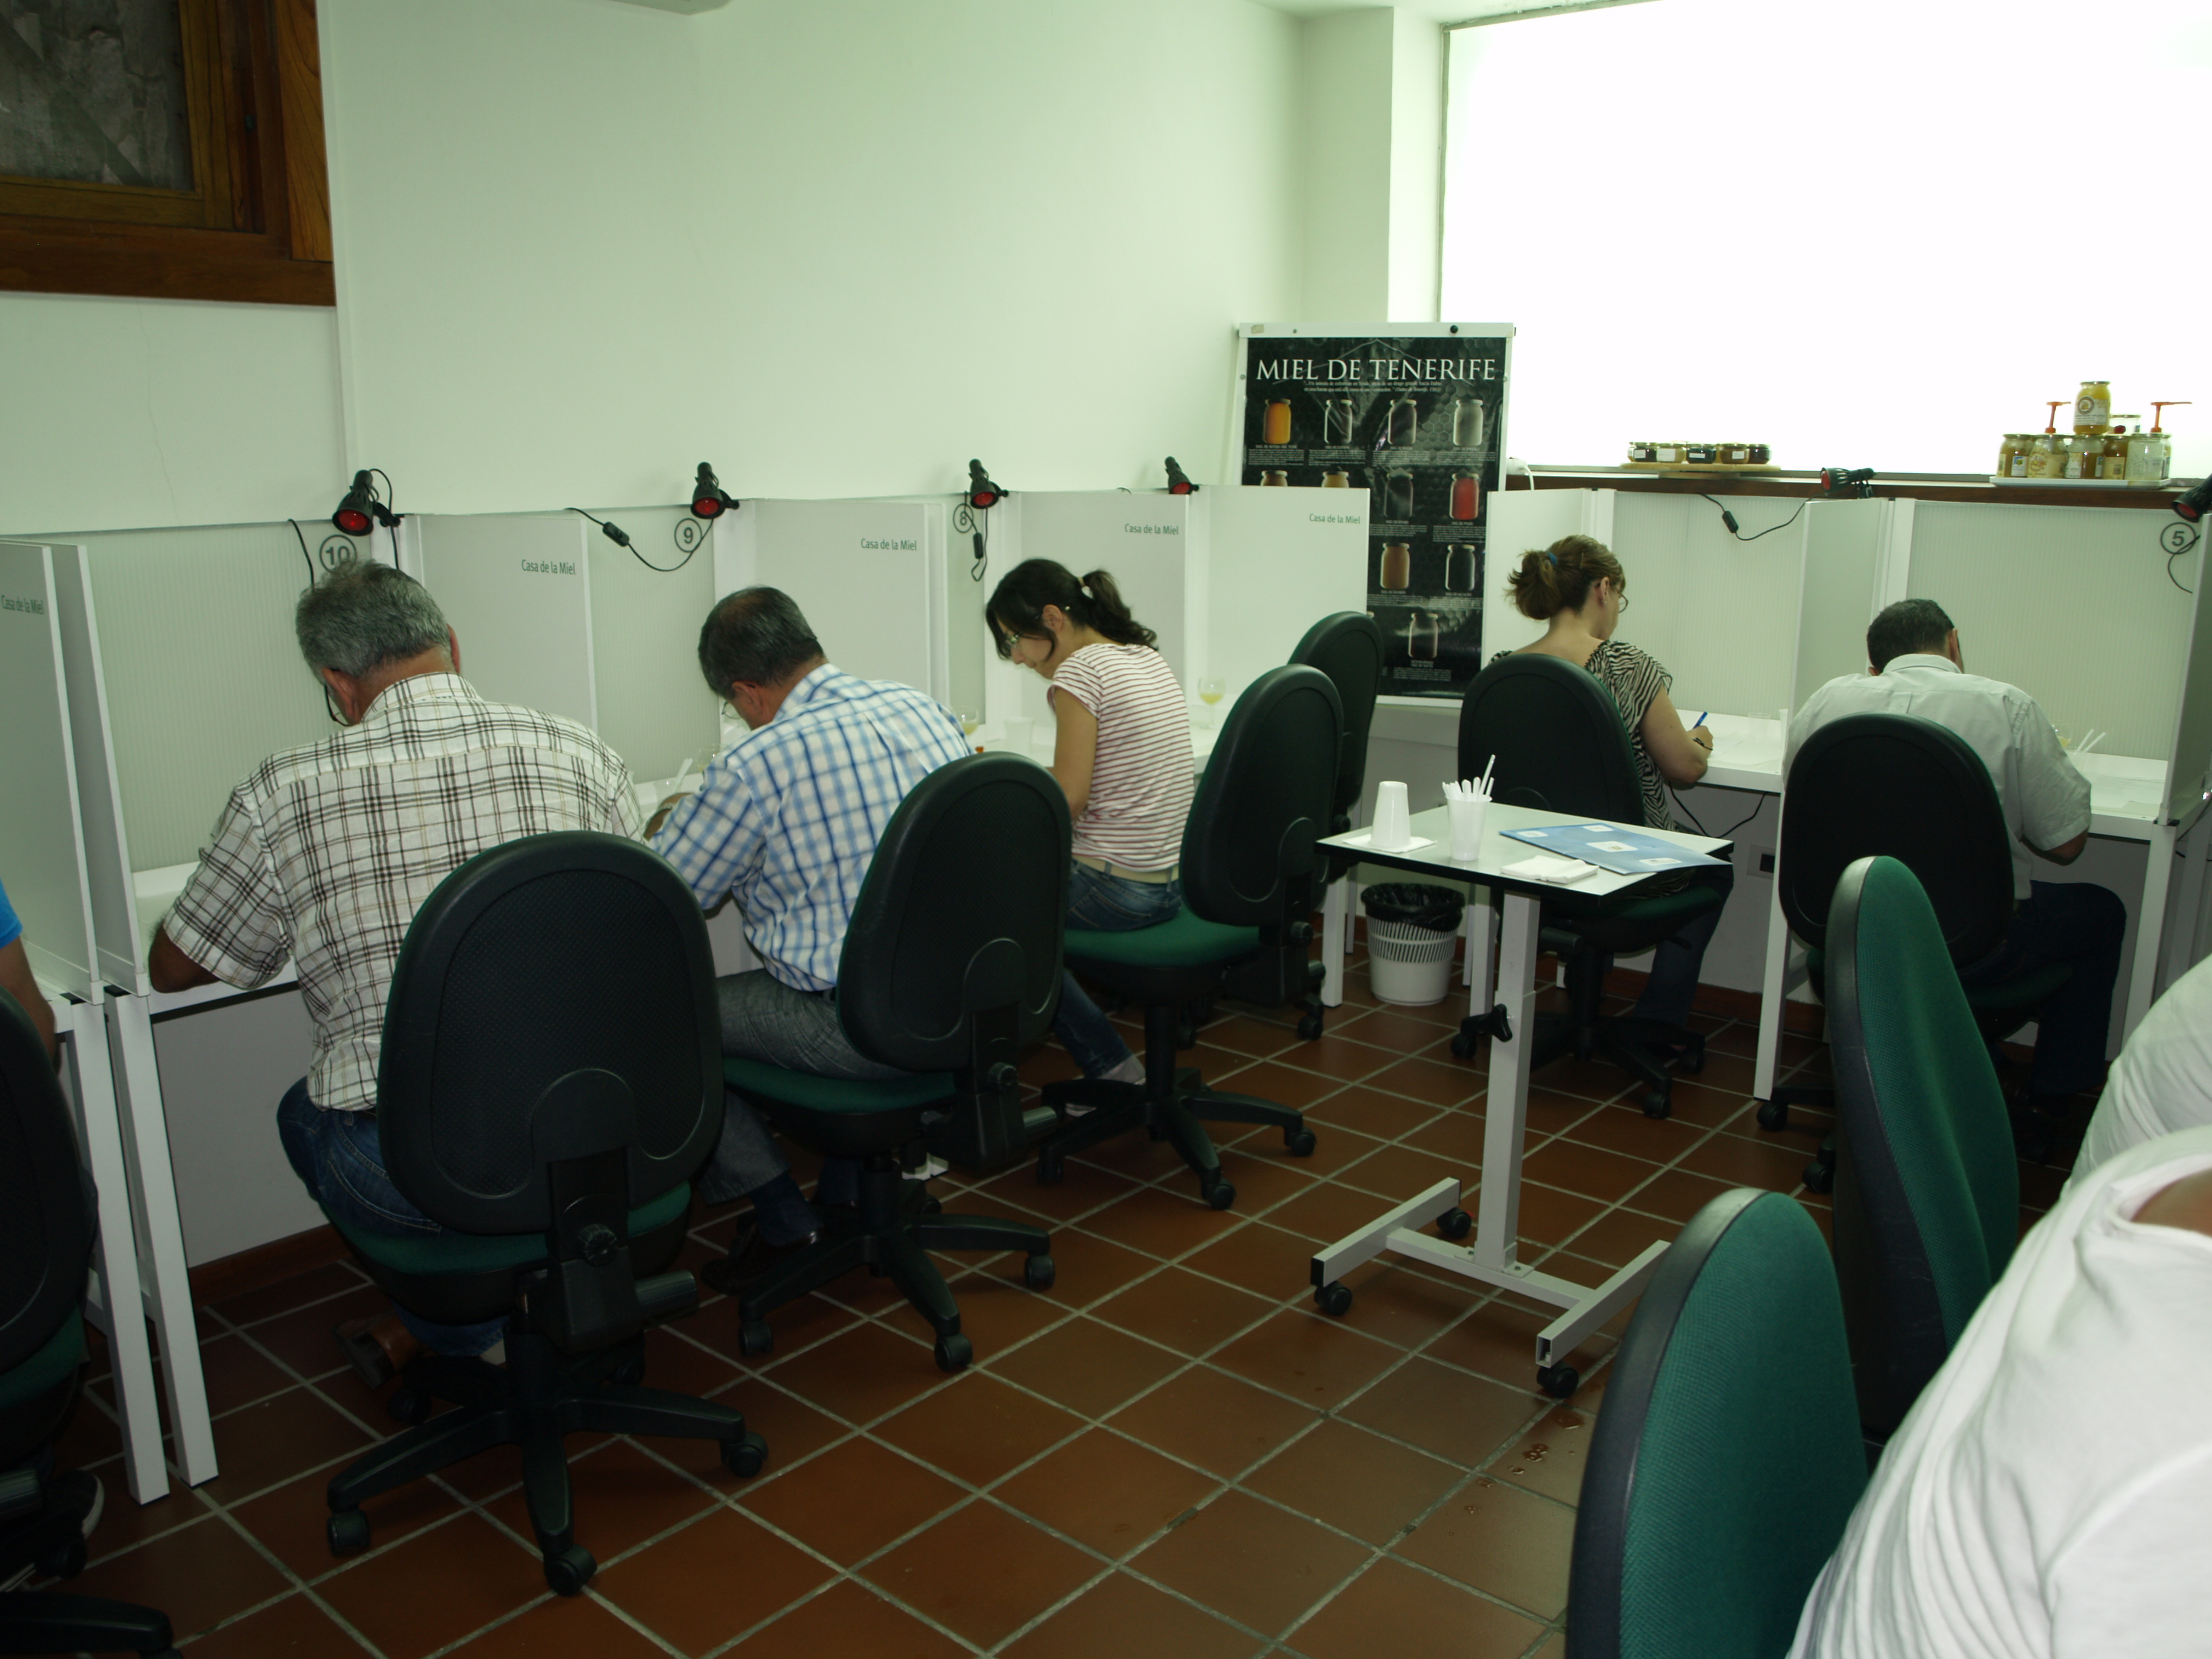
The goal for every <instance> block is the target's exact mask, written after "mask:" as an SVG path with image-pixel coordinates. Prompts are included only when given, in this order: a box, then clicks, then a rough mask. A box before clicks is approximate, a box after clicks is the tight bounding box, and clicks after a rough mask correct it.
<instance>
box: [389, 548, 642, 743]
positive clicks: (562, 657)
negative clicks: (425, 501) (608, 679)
mask: <svg viewBox="0 0 2212 1659" xmlns="http://www.w3.org/2000/svg"><path fill="white" fill-rule="evenodd" d="M598 534H599V532H598V530H597V529H595V528H594V527H593V526H592V525H591V523H590V522H589V521H588V520H585V519H584V518H583V517H581V516H580V514H577V513H483V514H467V515H462V514H453V513H422V514H417V515H416V516H414V517H411V518H409V519H407V520H405V521H404V523H403V524H402V526H401V529H400V548H401V553H400V562H401V567H402V568H404V569H405V570H407V571H408V573H409V574H411V575H413V576H415V577H416V578H417V579H418V580H420V581H421V582H422V584H423V586H426V587H428V589H429V590H430V592H431V593H432V594H433V595H434V596H435V598H436V599H437V601H438V605H439V608H440V609H441V610H442V611H444V612H445V613H446V620H447V622H448V623H451V624H452V626H453V634H454V637H455V638H457V639H458V640H459V641H460V647H461V672H462V676H463V678H465V679H466V680H467V681H468V682H469V684H471V685H472V686H474V687H475V688H476V689H477V690H478V691H479V692H481V693H483V696H486V697H489V699H491V701H493V702H512V703H520V704H521V705H523V706H524V707H525V708H537V709H542V710H544V712H545V713H546V714H562V715H565V716H566V717H567V718H568V719H569V720H575V721H577V722H579V723H580V724H581V725H584V726H590V727H592V728H593V729H594V730H596V729H597V728H598V726H599V688H598V682H597V678H596V675H595V672H594V667H593V663H592V575H591V569H592V557H591V544H590V538H592V537H595V536H597V535H598Z"/></svg>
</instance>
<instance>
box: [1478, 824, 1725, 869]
mask: <svg viewBox="0 0 2212 1659" xmlns="http://www.w3.org/2000/svg"><path fill="white" fill-rule="evenodd" d="M1503 833H1504V835H1505V836H1508V837H1510V839H1512V840H1514V841H1522V842H1528V845H1529V846H1531V847H1536V848H1542V849H1543V850H1544V851H1545V852H1547V853H1557V854H1559V856H1560V857H1562V858H1570V859H1580V860H1583V862H1584V863H1585V864H1595V865H1596V866H1598V867H1599V868H1601V869H1604V870H1610V871H1612V872H1613V873H1614V874H1615V875H1620V876H1648V875H1650V874H1651V873H1652V872H1655V871H1659V870H1717V869H1720V868H1722V867H1723V866H1725V865H1726V863H1727V860H1724V859H1717V858H1712V857H1710V856H1708V855H1707V854H1704V853H1693V852H1692V851H1691V850H1690V849H1689V848H1686V847H1684V846H1681V845H1680V844H1679V843H1677V842H1671V841H1662V840H1660V839H1659V837H1658V836H1654V835H1650V834H1647V833H1646V832H1644V830H1641V829H1626V828H1625V827H1623V826H1622V825H1620V824H1618V823H1554V824H1547V825H1546V826H1545V827H1544V828H1542V829H1508V830H1505V831H1504V832H1503Z"/></svg>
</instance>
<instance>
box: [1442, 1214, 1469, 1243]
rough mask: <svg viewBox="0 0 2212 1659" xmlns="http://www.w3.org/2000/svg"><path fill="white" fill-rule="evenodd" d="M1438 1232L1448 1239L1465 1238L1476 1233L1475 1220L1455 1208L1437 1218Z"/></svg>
mask: <svg viewBox="0 0 2212 1659" xmlns="http://www.w3.org/2000/svg"><path fill="white" fill-rule="evenodd" d="M1437 1231H1438V1232H1440V1233H1442V1234H1443V1236H1444V1237H1446V1238H1450V1239H1461V1238H1465V1237H1467V1236H1468V1234H1469V1233H1471V1232H1473V1231H1474V1217H1473V1216H1471V1215H1469V1214H1468V1212H1466V1211H1465V1210H1462V1209H1461V1208H1459V1207H1458V1206H1453V1207H1452V1208H1450V1209H1449V1210H1446V1211H1445V1212H1443V1214H1442V1215H1440V1216H1438V1217H1437Z"/></svg>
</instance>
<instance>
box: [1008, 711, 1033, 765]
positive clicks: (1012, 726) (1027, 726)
mask: <svg viewBox="0 0 2212 1659" xmlns="http://www.w3.org/2000/svg"><path fill="white" fill-rule="evenodd" d="M1034 732H1036V721H1035V720H1022V719H1017V718H1015V717H1014V716H1012V715H1009V716H1007V718H1006V748H1007V750H1008V751H1009V752H1010V753H1012V754H1016V755H1021V756H1024V757H1026V756H1027V755H1028V754H1029V752H1030V738H1031V736H1032V734H1033V733H1034Z"/></svg>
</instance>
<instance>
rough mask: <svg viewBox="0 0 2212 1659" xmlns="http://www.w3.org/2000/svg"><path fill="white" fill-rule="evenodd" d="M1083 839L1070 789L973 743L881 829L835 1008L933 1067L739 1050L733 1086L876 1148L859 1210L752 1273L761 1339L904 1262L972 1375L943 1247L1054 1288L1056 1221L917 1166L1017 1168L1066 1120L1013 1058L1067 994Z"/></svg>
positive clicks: (895, 1050) (751, 1340)
mask: <svg viewBox="0 0 2212 1659" xmlns="http://www.w3.org/2000/svg"><path fill="white" fill-rule="evenodd" d="M1067 848H1068V818H1067V797H1066V794H1064V793H1062V792H1061V790H1060V785H1059V784H1058V783H1056V782H1055V781H1054V780H1053V775H1052V774H1051V773H1050V772H1048V771H1047V770H1045V769H1043V768H1042V767H1040V766H1037V765H1035V764H1033V763H1031V762H1030V761H1029V760H1027V759H1025V758H1024V757H1020V756H1016V755H976V756H972V757H968V758H966V759H963V760H957V761H954V762H952V763H951V764H950V765H946V766H941V767H939V768H938V769H937V770H935V771H934V772H932V773H931V774H930V775H928V776H927V777H926V778H924V779H923V780H922V781H921V782H920V783H919V784H917V785H916V786H915V788H914V789H913V790H912V791H911V792H910V793H908V796H907V798H906V799H904V800H903V801H901V802H900V803H899V807H898V811H896V812H894V813H893V814H892V815H891V820H890V823H889V824H887V825H886V826H885V827H884V836H883V840H882V841H881V842H879V843H878V845H877V848H876V854H875V858H874V859H873V860H872V862H871V863H870V864H869V866H868V874H867V878H866V880H865V881H864V882H862V883H861V884H860V900H859V902H857V903H856V904H855V905H854V907H853V920H852V923H851V926H850V927H848V930H847V932H846V934H845V946H844V951H843V953H842V955H841V956H840V957H839V958H838V966H837V1012H838V1014H839V1017H840V1018H842V1021H843V1023H844V1027H845V1034H846V1036H848V1037H849V1038H851V1039H852V1042H853V1046H854V1048H858V1049H859V1050H860V1052H861V1053H862V1054H866V1056H868V1058H869V1059H871V1060H878V1061H880V1062H881V1063H883V1064H884V1065H886V1066H901V1067H903V1068H905V1069H907V1070H909V1071H911V1072H914V1073H917V1075H915V1076H913V1077H902V1078H892V1079H885V1080H884V1081H880V1082H877V1081H859V1082H854V1081H848V1080H846V1079H837V1078H823V1077H816V1076H813V1075H811V1074H810V1073H804V1072H791V1071H786V1070H785V1069H784V1068H783V1067H781V1066H771V1065H769V1064H768V1063H766V1062H765V1061H763V1060H738V1059H731V1060H726V1061H725V1062H724V1063H723V1076H724V1078H725V1079H726V1081H727V1082H728V1084H729V1085H730V1086H731V1087H732V1088H733V1089H735V1090H736V1091H738V1093H739V1094H741V1095H743V1096H744V1097H745V1098H746V1099H748V1100H750V1101H751V1102H752V1103H754V1104H755V1105H756V1106H757V1107H758V1108H759V1109H761V1110H762V1111H763V1113H765V1114H766V1115H768V1116H769V1118H770V1119H772V1120H773V1121H775V1123H776V1124H778V1125H779V1126H780V1127H782V1128H784V1129H785V1130H787V1131H788V1132H789V1133H792V1134H794V1135H796V1136H797V1137H798V1138H799V1139H800V1140H802V1141H805V1143H806V1144H807V1145H808V1146H812V1147H814V1148H815V1149H816V1150H817V1151H818V1152H825V1153H828V1154H830V1155H832V1156H834V1157H839V1158H859V1159H860V1160H861V1175H860V1205H859V1206H858V1208H857V1210H856V1211H855V1212H853V1213H852V1214H851V1215H850V1216H849V1217H848V1216H844V1215H841V1214H838V1213H836V1212H832V1213H831V1214H829V1216H827V1217H825V1218H824V1225H823V1237H822V1240H821V1242H820V1243H817V1244H816V1245H814V1246H813V1247H812V1248H811V1249H805V1250H802V1251H800V1252H799V1253H798V1254H797V1255H792V1256H789V1257H787V1258H786V1259H785V1260H783V1261H779V1262H777V1263H776V1264H775V1266H774V1267H770V1268H769V1269H768V1270H767V1271H766V1272H765V1273H762V1274H760V1275H758V1276H757V1277H756V1278H755V1279H752V1280H751V1281H750V1282H749V1283H748V1284H746V1285H744V1286H742V1287H741V1289H740V1292H739V1293H740V1297H741V1300H740V1302H739V1305H738V1321H739V1329H738V1340H739V1342H740V1344H741V1345H742V1346H743V1348H744V1352H746V1353H748V1354H759V1353H765V1352H768V1349H769V1345H770V1343H771V1341H772V1340H773V1336H772V1334H771V1332H770V1330H769V1325H768V1314H769V1310H771V1309H774V1308H776V1307H780V1306H781V1305H782V1304H785V1303H787V1302H789V1301H791V1300H793V1298H795V1297H800V1296H804V1295H805V1293H806V1292H807V1291H811V1290H813V1289H814V1288H815V1287H816V1286H817V1285H826V1284H828V1283H829V1281H830V1280H831V1279H836V1278H837V1277H839V1276H840V1275H842V1274H843V1273H848V1272H849V1271H851V1270H852V1269H853V1268H854V1267H863V1266H866V1267H870V1268H872V1269H874V1270H875V1271H877V1272H879V1273H888V1274H889V1275H890V1279H891V1281H892V1283H894V1284H895V1285H897V1286H898V1288H899V1290H900V1291H901V1292H902V1294H903V1295H904V1296H905V1297H906V1299H907V1301H908V1303H910V1304H912V1305H913V1307H914V1309H915V1311H916V1312H917V1313H919V1314H921V1316H922V1317H923V1318H924V1319H927V1321H928V1322H929V1323H930V1326H931V1328H933V1330H934V1331H935V1332H936V1334H937V1342H936V1354H937V1363H938V1364H939V1366H940V1367H941V1368H942V1369H944V1370H948V1371H957V1370H961V1369H963V1367H964V1366H966V1365H967V1364H968V1363H969V1360H970V1359H971V1358H973V1357H974V1353H975V1349H974V1346H973V1345H972V1344H971V1343H970V1342H969V1340H968V1338H967V1337H966V1336H965V1335H963V1334H962V1333H961V1329H960V1309H959V1306H958V1304H957V1303H955V1302H954V1301H953V1299H952V1292H951V1290H950V1289H949V1288H948V1287H947V1286H946V1285H945V1276H944V1275H943V1274H942V1273H939V1271H938V1270H937V1267H936V1264H935V1263H933V1261H930V1259H929V1256H928V1255H927V1252H928V1251H930V1250H933V1249H938V1250H992V1251H999V1250H1019V1251H1021V1252H1023V1253H1024V1255H1026V1256H1027V1257H1028V1258H1029V1260H1028V1261H1027V1263H1026V1265H1025V1267H1024V1279H1025V1280H1026V1281H1027V1283H1028V1284H1029V1285H1030V1288H1031V1289H1032V1290H1039V1291H1042V1290H1049V1289H1050V1288H1051V1287H1052V1282H1053V1261H1052V1255H1051V1250H1052V1239H1051V1237H1050V1235H1049V1234H1048V1233H1046V1232H1044V1231H1042V1229H1040V1228H1037V1227H1033V1226H1030V1225H1028V1224H1026V1223H1024V1222H1018V1221H1002V1220H1000V1219H997V1218H994V1217H989V1216H972V1215H957V1216H948V1215H944V1214H942V1213H940V1212H939V1206H938V1202H937V1200H935V1199H934V1198H932V1197H930V1196H929V1195H928V1194H927V1191H926V1190H925V1183H924V1182H921V1181H920V1180H911V1179H908V1178H907V1177H908V1173H909V1172H910V1171H912V1170H919V1169H920V1168H921V1167H922V1160H923V1158H925V1157H926V1156H927V1148H933V1149H935V1150H937V1151H939V1152H944V1153H945V1155H946V1156H947V1157H948V1158H952V1159H953V1160H955V1161H957V1162H958V1163H961V1164H964V1165H968V1166H971V1167H978V1168H989V1167H992V1166H993V1165H995V1164H1007V1163H1012V1161H1014V1160H1015V1159H1016V1158H1019V1157H1021V1156H1023V1155H1024V1154H1025V1153H1026V1152H1027V1151H1028V1148H1029V1146H1030V1142H1031V1140H1032V1139H1033V1138H1034V1133H1042V1132H1043V1131H1044V1129H1045V1128H1046V1127H1047V1126H1048V1124H1049V1123H1050V1121H1051V1120H1052V1116H1053V1115H1052V1114H1051V1113H1050V1112H1048V1111H1047V1110H1045V1109H1042V1108H1041V1107H1040V1108H1038V1109H1036V1110H1035V1112H1034V1113H1032V1114H1030V1115H1027V1116H1025V1115H1024V1112H1023V1110H1022V1105H1021V1079H1020V1078H1019V1077H1018V1075H1017V1074H1016V1073H1015V1064H1016V1061H1017V1060H1018V1057H1019V1055H1020V1054H1021V1051H1022V1050H1023V1048H1025V1047H1026V1046H1027V1045H1029V1044H1030V1043H1032V1042H1036V1041H1037V1040H1038V1039H1039V1038H1041V1037H1042V1036H1044V1034H1045V1033H1046V1032H1047V1031H1048V1030H1050V1029H1051V1027H1052V1016H1053V1011H1054V1008H1056V1007H1057V1006H1058V1005H1059V999H1060V929H1061V927H1063V926H1064V924H1065V922H1066V915H1067V866H1068V855H1067ZM1033 1132H1034V1133H1033ZM925 1142H927V1148H926V1146H925Z"/></svg>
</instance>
